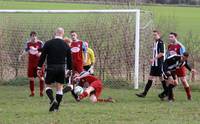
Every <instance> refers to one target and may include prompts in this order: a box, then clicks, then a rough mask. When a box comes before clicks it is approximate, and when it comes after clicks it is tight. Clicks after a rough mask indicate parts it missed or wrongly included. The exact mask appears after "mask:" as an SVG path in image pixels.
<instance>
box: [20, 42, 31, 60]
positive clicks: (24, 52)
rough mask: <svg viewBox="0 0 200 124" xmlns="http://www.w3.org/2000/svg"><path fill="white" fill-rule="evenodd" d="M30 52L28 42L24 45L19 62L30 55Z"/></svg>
mask: <svg viewBox="0 0 200 124" xmlns="http://www.w3.org/2000/svg"><path fill="white" fill-rule="evenodd" d="M28 50H29V48H28V42H26V43H25V45H24V49H23V51H22V52H21V54H20V55H19V57H18V60H19V61H21V58H22V57H23V56H24V55H26V54H27V53H28Z"/></svg>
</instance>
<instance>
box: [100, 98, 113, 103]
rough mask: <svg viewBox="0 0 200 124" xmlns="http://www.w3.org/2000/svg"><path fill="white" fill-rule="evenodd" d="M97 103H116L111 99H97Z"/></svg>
mask: <svg viewBox="0 0 200 124" xmlns="http://www.w3.org/2000/svg"><path fill="white" fill-rule="evenodd" d="M97 102H114V101H113V100H112V99H111V98H108V99H99V98H98V99H97Z"/></svg>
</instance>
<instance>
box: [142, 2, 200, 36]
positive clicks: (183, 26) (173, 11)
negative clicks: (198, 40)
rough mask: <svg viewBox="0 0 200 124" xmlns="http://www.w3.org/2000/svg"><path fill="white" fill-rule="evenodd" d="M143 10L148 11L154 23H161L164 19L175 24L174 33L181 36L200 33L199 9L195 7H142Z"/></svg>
mask: <svg viewBox="0 0 200 124" xmlns="http://www.w3.org/2000/svg"><path fill="white" fill-rule="evenodd" d="M144 9H146V10H150V11H152V12H153V14H154V17H155V18H154V19H155V22H156V23H162V20H164V19H166V20H167V19H168V18H171V19H174V20H171V22H172V23H176V26H177V27H176V31H177V32H178V33H181V34H182V35H184V34H186V33H188V32H193V33H194V34H196V35H197V34H199V32H200V29H199V27H200V23H199V22H200V15H199V13H200V8H197V7H176V6H144Z"/></svg>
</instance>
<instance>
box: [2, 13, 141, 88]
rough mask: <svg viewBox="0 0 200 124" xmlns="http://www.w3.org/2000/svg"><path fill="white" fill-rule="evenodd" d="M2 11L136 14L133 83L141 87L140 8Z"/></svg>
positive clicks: (135, 86) (136, 86)
mask: <svg viewBox="0 0 200 124" xmlns="http://www.w3.org/2000/svg"><path fill="white" fill-rule="evenodd" d="M0 13H48V14H51V13H52V14H53V13H54V14H56V13H58V14H59V13H60V14H61V13H74V14H76V13H77V14H79V13H87V14H90V13H104V14H107V13H128V14H131V13H133V14H135V15H136V17H135V25H134V27H133V28H134V31H135V32H134V34H132V35H133V37H134V40H135V41H134V42H135V46H132V47H134V49H133V50H134V51H133V52H134V53H135V55H134V56H132V57H133V60H134V62H133V63H134V70H133V72H134V76H133V80H132V84H134V88H135V89H138V87H139V83H138V82H139V81H138V78H139V49H140V10H139V9H114V10H0Z"/></svg>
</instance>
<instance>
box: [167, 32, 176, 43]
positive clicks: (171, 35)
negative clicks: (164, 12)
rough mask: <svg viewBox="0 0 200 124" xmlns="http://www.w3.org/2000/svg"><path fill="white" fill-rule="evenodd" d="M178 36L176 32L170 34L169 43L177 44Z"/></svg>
mask: <svg viewBox="0 0 200 124" xmlns="http://www.w3.org/2000/svg"><path fill="white" fill-rule="evenodd" d="M177 36H178V34H177V33H175V32H171V33H169V41H170V42H171V43H175V42H176V38H177Z"/></svg>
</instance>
